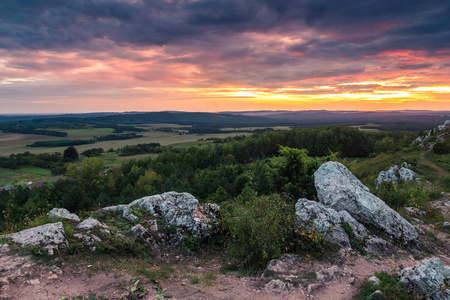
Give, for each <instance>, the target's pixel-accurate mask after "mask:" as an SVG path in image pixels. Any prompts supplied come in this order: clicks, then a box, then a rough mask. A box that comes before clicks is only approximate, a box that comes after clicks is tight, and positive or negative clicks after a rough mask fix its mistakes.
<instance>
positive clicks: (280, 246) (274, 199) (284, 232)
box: [221, 195, 295, 270]
mask: <svg viewBox="0 0 450 300" xmlns="http://www.w3.org/2000/svg"><path fill="white" fill-rule="evenodd" d="M222 214H223V219H222V223H221V225H222V228H223V231H224V232H225V233H226V237H227V239H228V240H227V242H228V252H229V254H230V255H231V256H232V257H235V258H238V259H240V260H241V262H242V263H241V267H243V268H245V269H247V270H250V269H262V268H263V267H265V266H266V264H267V262H268V261H270V260H271V259H274V258H278V257H280V256H281V255H282V254H283V253H284V252H287V251H289V250H291V249H293V248H294V247H293V246H295V242H294V241H295V238H294V230H293V228H294V204H292V203H289V202H287V201H286V200H285V199H282V198H281V197H280V196H278V195H272V196H264V197H255V198H254V199H250V200H249V201H246V202H240V201H239V203H232V204H230V203H228V204H225V205H224V206H223V210H222Z"/></svg>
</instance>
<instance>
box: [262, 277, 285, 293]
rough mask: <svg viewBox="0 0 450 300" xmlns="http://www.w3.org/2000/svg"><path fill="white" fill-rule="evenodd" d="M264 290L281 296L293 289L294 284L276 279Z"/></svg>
mask: <svg viewBox="0 0 450 300" xmlns="http://www.w3.org/2000/svg"><path fill="white" fill-rule="evenodd" d="M264 289H265V290H266V292H268V293H271V294H281V293H283V292H284V291H288V290H290V289H292V284H291V283H288V282H283V281H281V280H279V279H274V280H271V281H270V282H269V283H267V284H266V286H265V287H264Z"/></svg>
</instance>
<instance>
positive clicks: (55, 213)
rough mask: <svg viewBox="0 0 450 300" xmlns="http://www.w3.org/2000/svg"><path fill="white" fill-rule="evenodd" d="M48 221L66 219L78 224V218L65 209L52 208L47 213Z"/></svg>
mask: <svg viewBox="0 0 450 300" xmlns="http://www.w3.org/2000/svg"><path fill="white" fill-rule="evenodd" d="M48 218H49V219H66V220H69V221H74V222H80V218H79V217H78V216H77V215H76V214H72V213H70V211H68V210H67V209H65V208H54V209H52V210H51V211H50V212H49V213H48Z"/></svg>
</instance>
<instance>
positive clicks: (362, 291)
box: [354, 271, 420, 300]
mask: <svg viewBox="0 0 450 300" xmlns="http://www.w3.org/2000/svg"><path fill="white" fill-rule="evenodd" d="M375 276H376V277H377V278H378V279H380V283H379V284H378V285H374V284H373V283H372V282H371V281H369V280H367V279H366V280H364V281H363V282H362V283H361V285H360V286H359V290H358V292H359V293H358V294H357V295H356V296H355V297H354V299H355V300H376V299H377V298H374V297H371V296H370V295H371V294H372V293H374V292H375V291H377V290H379V291H380V292H381V293H382V294H383V295H384V296H385V297H386V299H396V300H414V299H420V298H419V297H418V295H416V294H413V293H411V292H409V291H408V290H406V289H405V287H404V286H403V283H402V282H400V281H399V280H398V279H397V277H398V275H397V274H392V275H389V274H388V273H386V272H384V271H382V272H379V273H376V274H375Z"/></svg>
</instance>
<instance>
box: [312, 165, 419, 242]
mask: <svg viewBox="0 0 450 300" xmlns="http://www.w3.org/2000/svg"><path fill="white" fill-rule="evenodd" d="M314 177H315V178H314V185H315V187H316V190H317V197H318V198H319V200H320V203H322V204H323V205H324V206H325V207H328V208H332V209H334V210H336V211H347V212H348V213H349V214H350V215H351V216H352V217H353V218H354V219H356V220H357V221H358V222H360V223H362V224H365V225H370V226H374V227H376V228H378V229H381V230H383V231H385V232H386V233H388V234H389V235H391V236H392V237H393V238H394V239H396V240H398V241H399V242H401V243H402V244H403V245H404V246H405V247H407V248H420V242H419V240H418V238H419V235H418V233H417V232H416V230H415V229H414V227H413V226H412V225H411V224H410V223H409V222H408V221H406V220H405V219H404V218H403V217H402V216H400V215H399V214H398V213H397V212H396V211H394V210H393V209H391V208H390V207H389V206H387V205H386V203H384V202H383V201H382V200H381V199H380V198H378V197H376V196H375V195H373V194H372V193H370V191H369V189H368V188H367V187H366V186H364V185H363V184H362V183H361V182H360V181H359V180H358V179H357V178H356V177H355V176H354V175H353V174H352V173H351V172H350V171H349V170H348V169H347V168H346V167H345V166H344V165H342V164H340V163H338V162H333V161H329V162H326V163H324V164H323V165H321V166H320V168H319V169H317V171H316V172H315V173H314Z"/></svg>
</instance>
